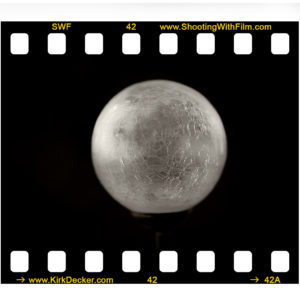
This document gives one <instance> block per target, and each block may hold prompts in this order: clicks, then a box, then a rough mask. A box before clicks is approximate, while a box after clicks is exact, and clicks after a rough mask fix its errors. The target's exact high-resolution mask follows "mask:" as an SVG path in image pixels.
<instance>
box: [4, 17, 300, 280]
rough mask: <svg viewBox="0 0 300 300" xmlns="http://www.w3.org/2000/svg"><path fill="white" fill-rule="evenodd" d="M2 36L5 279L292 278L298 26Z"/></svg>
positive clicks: (15, 28) (8, 29)
mask: <svg viewBox="0 0 300 300" xmlns="http://www.w3.org/2000/svg"><path fill="white" fill-rule="evenodd" d="M1 45H2V49H1V61H2V70H1V74H2V76H1V78H2V83H1V85H2V96H1V99H2V100H1V101H2V111H1V113H2V116H1V118H2V131H1V139H2V140H1V143H2V199H1V203H2V210H1V211H2V216H1V220H2V226H1V227H2V233H1V239H2V243H1V245H2V249H1V250H2V251H1V253H2V257H1V261H2V263H1V278H2V283H41V284H42V283H50V284H51V283H52V284H57V283H298V280H299V278H298V270H299V269H298V263H299V258H298V252H299V249H298V221H299V216H298V164H297V162H298V118H299V116H298V23H296V22H271V23H253V22H247V23H241V22H239V23H234V22H230V23H229V22H225V23H213V22H207V23H203V22H174V23H170V22H167V23H164V22H159V23H158V22H135V23H134V22H2V24H1Z"/></svg>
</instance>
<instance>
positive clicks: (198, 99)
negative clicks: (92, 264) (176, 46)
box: [92, 80, 227, 213]
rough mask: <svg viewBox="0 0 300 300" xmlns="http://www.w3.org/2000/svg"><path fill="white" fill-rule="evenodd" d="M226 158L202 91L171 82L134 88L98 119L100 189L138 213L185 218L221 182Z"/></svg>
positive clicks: (95, 140) (217, 122) (217, 121)
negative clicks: (180, 215)
mask: <svg viewBox="0 0 300 300" xmlns="http://www.w3.org/2000/svg"><path fill="white" fill-rule="evenodd" d="M226 155H227V140H226V134H225V130H224V127H223V124H222V121H221V118H220V117H219V115H218V113H217V112H216V110H215V109H214V107H213V106H212V105H211V104H210V102H209V101H208V100H207V99H206V98H205V97H204V96H203V95H202V94H200V93H199V92H198V91H196V90H194V89H192V88H190V87H188V86H186V85H183V84H180V83H177V82H172V81H167V80H151V81H144V82H140V83H136V84H133V85H131V86H129V87H127V88H125V89H124V90H122V91H121V92H119V93H118V94H117V95H116V96H114V97H113V98H112V99H111V100H110V101H109V102H108V104H107V105H106V106H105V107H104V109H103V110H102V112H101V113H100V115H99V117H98V119H97V121H96V124H95V127H94V131H93V136H92V161H93V165H94V169H95V172H96V175H97V177H98V179H99V181H100V182H101V183H102V185H103V186H104V188H105V189H106V190H107V192H108V193H109V194H110V195H111V196H112V197H113V198H114V199H115V200H116V201H118V202H119V203H120V204H122V205H123V206H125V207H126V208H128V209H129V210H131V211H134V212H139V213H172V212H180V211H184V210H188V209H190V208H192V207H193V206H195V205H197V204H198V203H199V202H200V201H202V200H203V199H204V198H205V197H206V196H207V195H208V194H209V193H210V192H211V191H212V189H213V188H214V186H215V185H216V183H217V181H218V180H219V178H220V176H221V173H222V170H223V168H224V164H225V161H226Z"/></svg>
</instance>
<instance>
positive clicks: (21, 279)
mask: <svg viewBox="0 0 300 300" xmlns="http://www.w3.org/2000/svg"><path fill="white" fill-rule="evenodd" d="M17 281H21V283H23V282H24V281H25V278H24V277H23V276H22V277H21V278H19V279H17Z"/></svg>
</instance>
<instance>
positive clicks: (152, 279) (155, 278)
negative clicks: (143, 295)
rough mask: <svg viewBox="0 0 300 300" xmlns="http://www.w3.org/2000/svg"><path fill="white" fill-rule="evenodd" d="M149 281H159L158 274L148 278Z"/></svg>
mask: <svg viewBox="0 0 300 300" xmlns="http://www.w3.org/2000/svg"><path fill="white" fill-rule="evenodd" d="M147 282H149V283H157V277H156V276H150V277H149V278H148V280H147Z"/></svg>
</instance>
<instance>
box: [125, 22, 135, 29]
mask: <svg viewBox="0 0 300 300" xmlns="http://www.w3.org/2000/svg"><path fill="white" fill-rule="evenodd" d="M126 29H128V30H136V24H135V23H128V24H127V26H126Z"/></svg>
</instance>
